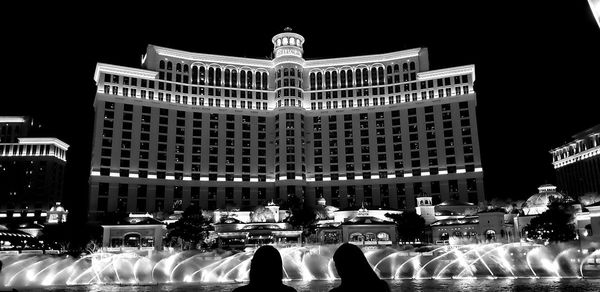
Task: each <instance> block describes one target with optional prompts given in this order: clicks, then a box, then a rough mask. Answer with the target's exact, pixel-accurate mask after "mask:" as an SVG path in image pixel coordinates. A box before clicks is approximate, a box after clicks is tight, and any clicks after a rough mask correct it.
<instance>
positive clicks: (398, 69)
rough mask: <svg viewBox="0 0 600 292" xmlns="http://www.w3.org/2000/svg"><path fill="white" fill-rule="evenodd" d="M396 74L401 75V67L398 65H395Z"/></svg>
mask: <svg viewBox="0 0 600 292" xmlns="http://www.w3.org/2000/svg"><path fill="white" fill-rule="evenodd" d="M394 73H400V66H399V65H398V64H396V65H394Z"/></svg>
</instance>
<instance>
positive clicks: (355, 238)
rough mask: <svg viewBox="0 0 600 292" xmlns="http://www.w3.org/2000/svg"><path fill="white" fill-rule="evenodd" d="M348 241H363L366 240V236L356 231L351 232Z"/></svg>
mask: <svg viewBox="0 0 600 292" xmlns="http://www.w3.org/2000/svg"><path fill="white" fill-rule="evenodd" d="M348 241H350V242H363V241H365V237H364V236H363V235H362V234H360V233H358V232H355V233H352V234H350V238H348Z"/></svg>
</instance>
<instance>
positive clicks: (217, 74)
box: [215, 68, 222, 86]
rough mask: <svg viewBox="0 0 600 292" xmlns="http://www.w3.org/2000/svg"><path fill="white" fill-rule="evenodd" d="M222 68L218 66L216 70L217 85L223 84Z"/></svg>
mask: <svg viewBox="0 0 600 292" xmlns="http://www.w3.org/2000/svg"><path fill="white" fill-rule="evenodd" d="M221 74H222V73H221V68H217V69H216V70H215V85H216V86H222V84H221Z"/></svg>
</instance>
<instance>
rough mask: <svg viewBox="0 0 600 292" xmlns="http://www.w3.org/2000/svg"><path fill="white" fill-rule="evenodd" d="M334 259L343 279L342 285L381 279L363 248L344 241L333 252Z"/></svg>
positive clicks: (359, 283)
mask: <svg viewBox="0 0 600 292" xmlns="http://www.w3.org/2000/svg"><path fill="white" fill-rule="evenodd" d="M333 261H334V262H335V268H336V270H337V272H338V275H339V276H340V278H341V279H342V285H353V284H352V283H356V284H357V285H359V286H363V285H362V284H367V283H370V282H374V281H377V282H378V281H379V277H377V274H375V272H374V271H373V268H371V265H370V264H369V262H368V261H367V258H366V257H365V255H364V253H363V252H362V250H361V249H360V248H359V247H358V246H356V245H354V244H350V243H344V244H342V245H340V247H339V248H338V249H337V250H336V251H335V253H334V254H333Z"/></svg>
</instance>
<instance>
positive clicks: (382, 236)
mask: <svg viewBox="0 0 600 292" xmlns="http://www.w3.org/2000/svg"><path fill="white" fill-rule="evenodd" d="M377 240H378V241H389V240H390V235H389V234H387V233H385V232H379V233H377Z"/></svg>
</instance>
